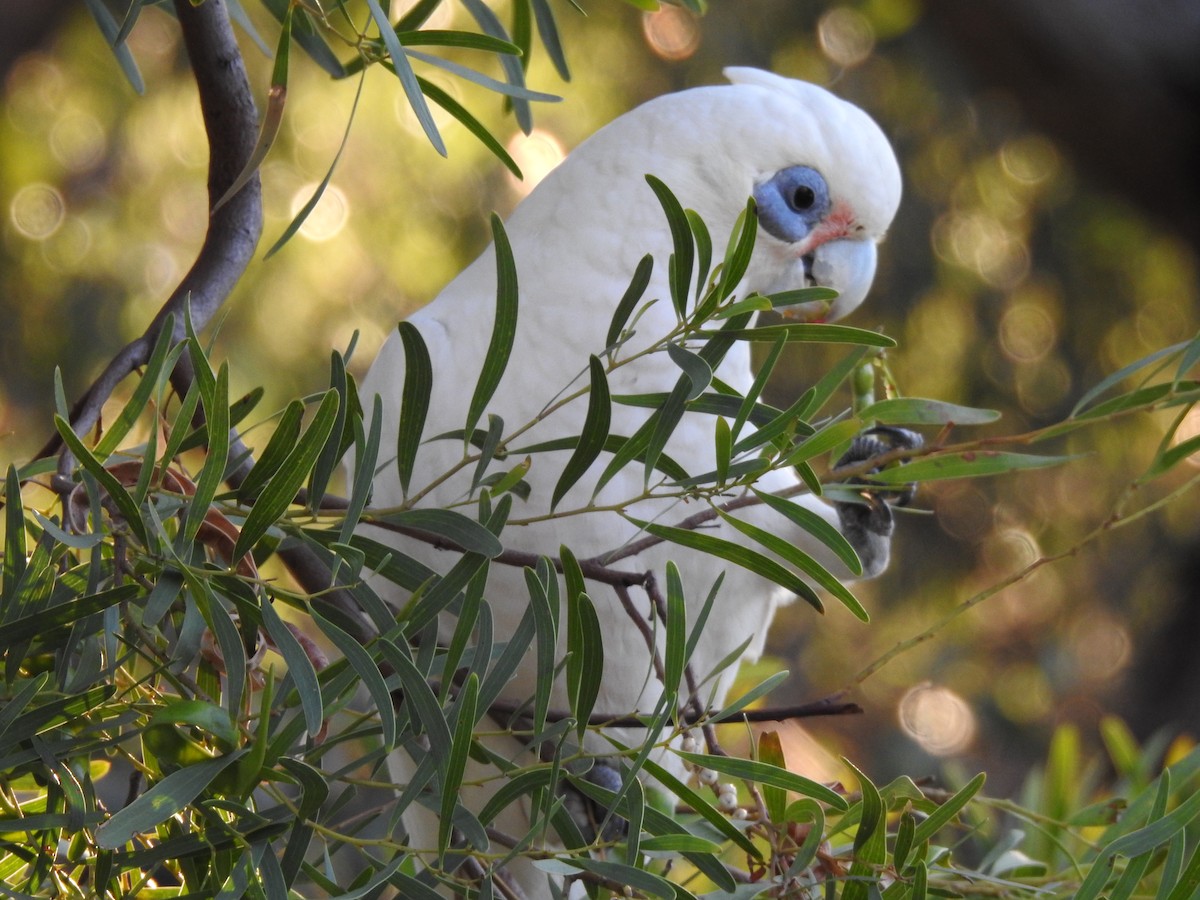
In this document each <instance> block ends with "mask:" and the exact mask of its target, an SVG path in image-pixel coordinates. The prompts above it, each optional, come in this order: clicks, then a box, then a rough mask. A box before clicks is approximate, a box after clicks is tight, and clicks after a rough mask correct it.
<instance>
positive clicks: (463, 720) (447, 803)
mask: <svg viewBox="0 0 1200 900" xmlns="http://www.w3.org/2000/svg"><path fill="white" fill-rule="evenodd" d="M478 699H479V675H478V674H477V673H475V672H472V673H471V674H470V675H468V676H467V681H466V683H465V684H464V685H463V689H462V692H461V693H460V694H459V695H458V704H457V708H458V719H457V721H456V722H455V724H454V737H453V743H452V745H451V752H450V756H449V758H448V759H447V760H446V767H445V770H444V772H443V775H442V798H441V817H440V819H439V822H438V859H439V861H440V860H441V859H443V858H444V856H445V853H446V850H447V848H448V847H449V846H450V834H451V831H452V830H453V828H454V807H455V806H456V805H457V803H458V789H459V787H460V786H461V785H462V778H463V773H464V772H465V771H466V767H467V754H468V753H469V752H470V749H471V742H472V740H473V730H474V728H475V721H476V710H477V705H476V704H477V702H478Z"/></svg>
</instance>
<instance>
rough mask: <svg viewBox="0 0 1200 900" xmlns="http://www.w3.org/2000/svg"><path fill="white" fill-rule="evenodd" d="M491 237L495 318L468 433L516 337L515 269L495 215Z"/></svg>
mask: <svg viewBox="0 0 1200 900" xmlns="http://www.w3.org/2000/svg"><path fill="white" fill-rule="evenodd" d="M492 238H493V240H494V247H495V252H496V319H495V323H494V324H493V326H492V337H491V340H490V341H489V343H488V349H487V354H486V355H485V356H484V358H483V368H482V370H481V371H480V373H479V380H478V382H476V384H475V392H474V393H473V394H472V395H471V406H470V409H469V410H468V412H467V424H466V431H467V433H468V434H470V433H471V432H472V431H474V430H475V425H476V424H477V423H478V422H479V419H480V417H481V416H482V415H483V411H484V409H485V408H486V407H487V405H488V403H489V402H491V399H492V395H493V394H495V393H496V388H497V387H498V386H499V385H500V379H501V378H502V377H503V375H504V370H505V369H506V368H508V358H509V355H510V354H511V353H512V348H513V341H514V340H515V339H516V336H517V266H516V263H515V262H514V261H513V255H512V245H511V244H510V243H509V240H508V235H507V234H506V233H505V231H504V223H503V222H501V221H500V217H499V216H496V215H493V216H492Z"/></svg>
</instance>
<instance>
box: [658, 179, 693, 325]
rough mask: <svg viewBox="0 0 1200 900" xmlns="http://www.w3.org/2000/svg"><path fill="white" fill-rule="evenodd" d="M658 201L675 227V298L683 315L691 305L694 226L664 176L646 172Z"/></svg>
mask: <svg viewBox="0 0 1200 900" xmlns="http://www.w3.org/2000/svg"><path fill="white" fill-rule="evenodd" d="M646 183H647V184H649V185H650V187H651V189H652V190H653V191H654V194H655V196H657V197H658V202H659V204H660V205H661V206H662V208H663V212H664V213H665V214H666V217H667V225H668V226H669V227H670V229H671V244H672V246H673V247H674V252H673V253H672V255H671V271H670V282H671V302H672V303H674V304H675V314H676V315H677V316H679V318H681V319H682V318H683V316H684V313H685V310H686V309H687V298H688V290H689V288H690V287H691V281H692V265H693V262H694V260H695V254H696V246H695V242H694V240H693V238H692V229H691V227H690V226H689V225H688V218H687V214H686V213H685V212H684V211H683V207H682V206H681V205H680V203H679V201H678V200H677V199H676V198H675V195H674V194H673V193H671V189H670V188H668V187H667V186H666V185H665V184H663V182H662V181H661V180H659V179H658V178H655V177H654V176H653V175H647V176H646Z"/></svg>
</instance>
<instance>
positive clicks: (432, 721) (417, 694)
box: [379, 639, 454, 772]
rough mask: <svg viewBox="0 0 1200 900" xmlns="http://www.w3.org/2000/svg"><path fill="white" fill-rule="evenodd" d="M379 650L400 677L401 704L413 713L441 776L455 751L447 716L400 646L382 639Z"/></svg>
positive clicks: (426, 682)
mask: <svg viewBox="0 0 1200 900" xmlns="http://www.w3.org/2000/svg"><path fill="white" fill-rule="evenodd" d="M379 649H380V651H381V652H382V653H383V658H384V659H385V660H386V661H387V662H388V663H390V664H391V666H392V668H393V669H394V670H395V672H396V675H397V677H399V679H400V686H401V687H402V688H403V690H404V704H405V706H406V707H407V708H408V709H409V710H410V711H411V712H412V713H413V718H414V719H415V720H416V722H418V723H419V724H420V726H421V730H422V731H423V732H424V733H425V735H426V736H427V738H428V740H429V752H430V753H431V754H433V757H434V759H436V760H437V763H438V770H439V771H442V772H444V766H445V765H446V763H447V762H448V761H449V759H450V755H451V752H452V751H453V749H454V742H453V738H452V737H451V736H450V726H449V724H448V723H447V722H446V714H445V712H444V711H443V709H442V706H441V704H440V703H438V698H437V696H436V695H435V694H434V693H433V689H432V688H431V687H430V686H429V682H428V681H426V676H424V675H422V674H421V671H420V670H419V669H418V668H417V667H416V665H415V664H414V663H413V661H412V658H411V657H410V656H409V655H408V653H406V652H405V651H404V650H403V649H402V648H401V647H400V646H399V645H397V644H396V643H394V642H392V641H389V640H387V639H381V640H380V642H379Z"/></svg>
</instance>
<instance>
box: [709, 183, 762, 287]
mask: <svg viewBox="0 0 1200 900" xmlns="http://www.w3.org/2000/svg"><path fill="white" fill-rule="evenodd" d="M757 235H758V216H757V215H756V214H755V204H754V198H753V197H751V198H750V199H749V200H748V201H747V202H746V208H745V209H743V210H742V211H741V212H740V213H738V217H737V221H735V222H734V225H733V231H732V232H731V233H730V235H729V243H728V244H726V245H725V260H724V262H723V263H722V264H721V277H720V280H719V281H718V283H717V296H718V297H719V298H720V299H721V300H724V299H725V298H726V297H729V296H730V295H731V294H732V293H733V292H734V290H736V289H737V286H738V284H739V283H740V282H741V280H742V276H743V275H745V274H746V269H747V268H748V267H749V265H750V256H751V255H752V254H753V252H754V243H755V239H756V237H757Z"/></svg>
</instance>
